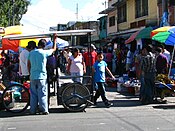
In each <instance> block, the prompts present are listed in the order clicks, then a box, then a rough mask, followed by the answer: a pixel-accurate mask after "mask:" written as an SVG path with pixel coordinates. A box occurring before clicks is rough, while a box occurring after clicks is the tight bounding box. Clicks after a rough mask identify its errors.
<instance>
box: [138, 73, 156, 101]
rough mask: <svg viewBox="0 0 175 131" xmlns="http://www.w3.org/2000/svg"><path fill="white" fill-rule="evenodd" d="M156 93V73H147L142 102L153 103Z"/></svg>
mask: <svg viewBox="0 0 175 131" xmlns="http://www.w3.org/2000/svg"><path fill="white" fill-rule="evenodd" d="M154 92H155V73H145V74H144V83H143V90H142V96H141V97H142V102H145V103H151V102H152V101H153V99H154Z"/></svg>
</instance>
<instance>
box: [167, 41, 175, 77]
mask: <svg viewBox="0 0 175 131" xmlns="http://www.w3.org/2000/svg"><path fill="white" fill-rule="evenodd" d="M174 50H175V44H174V48H173V52H172V55H171V62H170V68H169V72H168V78H169V77H170V73H171V68H172V63H173V57H174Z"/></svg>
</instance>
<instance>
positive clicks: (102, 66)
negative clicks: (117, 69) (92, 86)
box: [93, 52, 115, 107]
mask: <svg viewBox="0 0 175 131" xmlns="http://www.w3.org/2000/svg"><path fill="white" fill-rule="evenodd" d="M103 58H104V56H103V53H102V52H99V53H97V61H96V62H95V63H94V65H93V72H94V81H95V82H96V84H97V86H98V88H97V90H96V93H95V96H94V104H96V101H97V99H98V98H99V97H100V96H101V98H102V100H103V102H104V104H105V106H106V107H110V106H111V103H110V102H109V101H108V99H107V98H106V95H105V79H106V77H105V71H107V73H108V74H109V75H110V76H111V77H112V78H113V79H115V77H114V76H113V75H112V73H111V71H110V70H109V69H108V67H107V64H106V62H105V61H104V60H103Z"/></svg>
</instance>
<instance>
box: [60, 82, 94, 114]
mask: <svg viewBox="0 0 175 131" xmlns="http://www.w3.org/2000/svg"><path fill="white" fill-rule="evenodd" d="M90 99H91V95H90V92H89V90H88V88H87V87H86V86H83V85H82V84H79V83H70V84H68V85H66V86H65V88H64V89H63V91H62V94H61V100H62V104H63V106H64V108H66V109H67V110H69V111H72V112H79V111H84V109H85V108H86V107H87V106H88V100H90Z"/></svg>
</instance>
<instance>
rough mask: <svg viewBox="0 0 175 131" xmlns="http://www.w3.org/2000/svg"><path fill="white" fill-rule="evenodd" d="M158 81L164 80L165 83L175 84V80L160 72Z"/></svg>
mask: <svg viewBox="0 0 175 131" xmlns="http://www.w3.org/2000/svg"><path fill="white" fill-rule="evenodd" d="M156 81H159V82H162V83H164V84H175V81H174V80H172V79H170V78H168V75H167V74H158V75H157V77H156Z"/></svg>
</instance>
